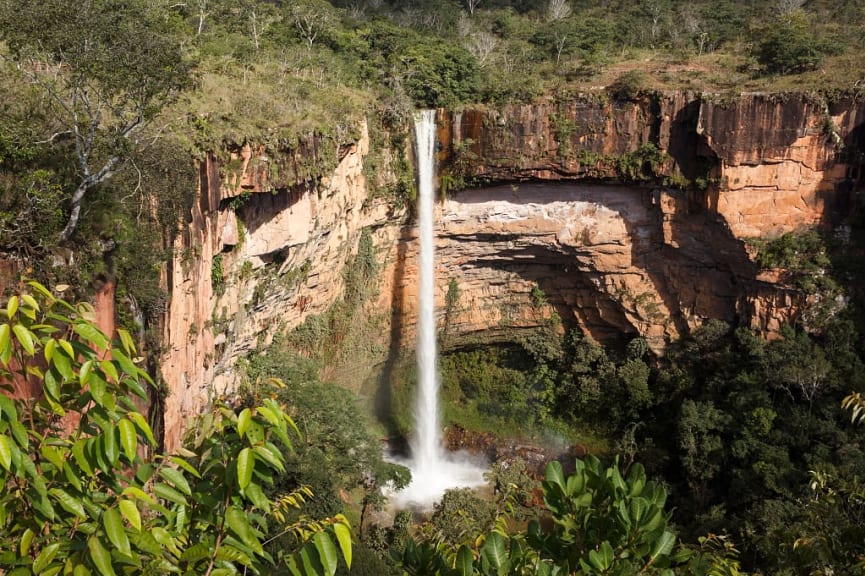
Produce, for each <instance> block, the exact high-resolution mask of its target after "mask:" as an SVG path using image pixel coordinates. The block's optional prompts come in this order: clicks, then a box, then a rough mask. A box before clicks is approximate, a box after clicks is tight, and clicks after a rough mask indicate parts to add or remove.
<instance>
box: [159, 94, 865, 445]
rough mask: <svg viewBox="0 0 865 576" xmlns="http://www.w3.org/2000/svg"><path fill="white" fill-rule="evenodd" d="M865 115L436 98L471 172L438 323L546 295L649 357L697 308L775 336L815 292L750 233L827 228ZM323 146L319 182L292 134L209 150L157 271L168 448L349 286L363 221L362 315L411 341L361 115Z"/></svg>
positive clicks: (401, 271)
mask: <svg viewBox="0 0 865 576" xmlns="http://www.w3.org/2000/svg"><path fill="white" fill-rule="evenodd" d="M863 122H865V105H863V104H862V103H857V102H854V101H852V100H850V101H840V102H838V103H835V104H833V105H832V106H827V105H826V104H825V103H823V102H822V101H820V100H819V99H812V98H808V97H804V96H790V97H787V98H776V97H775V98H773V97H770V96H764V95H745V96H742V97H741V98H738V99H733V100H732V101H726V102H721V101H717V100H715V101H713V100H712V99H711V98H705V97H704V98H698V97H697V96H695V95H692V94H687V93H672V94H662V95H656V96H653V97H647V98H644V99H641V100H638V101H634V102H615V101H610V100H609V99H607V98H605V97H601V96H591V97H580V98H574V99H571V100H567V101H558V102H553V101H550V102H546V103H539V104H536V105H531V106H529V105H525V106H516V105H515V106H509V107H506V108H504V109H502V110H480V109H478V110H472V109H469V110H464V111H462V112H459V113H457V112H440V114H439V126H440V130H439V141H440V143H441V146H442V151H441V155H440V156H441V157H440V171H441V179H442V182H443V184H446V185H453V184H455V183H459V182H462V183H468V184H470V187H469V188H468V189H465V190H462V191H460V192H458V193H455V194H452V195H450V196H449V197H448V199H447V200H445V201H444V202H443V203H441V204H440V206H439V209H438V210H439V214H438V218H437V228H436V233H437V250H438V262H437V278H438V281H437V290H436V298H437V304H438V314H439V326H440V328H441V330H442V332H443V333H444V334H446V335H447V336H448V338H450V337H451V336H454V337H455V339H454V340H453V341H457V342H458V341H460V339H461V338H462V339H463V341H464V340H465V339H467V338H472V337H475V338H476V339H479V340H480V341H484V340H489V339H490V338H508V337H513V333H514V330H519V329H524V328H532V327H537V326H541V325H544V324H548V323H549V322H550V319H551V316H552V312H553V311H555V313H556V314H557V315H558V317H560V318H561V319H562V321H563V322H564V323H565V325H580V326H582V327H583V328H584V329H585V330H587V331H588V332H589V333H590V334H591V335H593V336H594V337H595V338H597V339H601V340H603V339H607V338H617V337H620V336H622V335H625V336H636V335H642V336H644V337H646V338H647V339H648V340H649V342H650V344H651V345H652V347H653V348H654V349H655V350H656V351H659V352H660V351H661V350H662V349H663V347H664V345H665V344H666V343H667V342H669V341H670V340H671V339H674V338H676V337H678V336H680V335H682V334H684V333H687V332H688V331H689V330H691V329H693V327H695V326H698V325H700V324H701V323H702V322H704V321H705V320H706V319H708V318H722V319H725V320H728V321H731V322H737V323H742V324H746V325H751V326H754V327H755V328H758V329H761V330H765V331H772V330H777V329H778V327H779V326H780V324H781V323H783V322H785V321H787V320H788V319H790V318H791V317H793V316H794V315H795V314H797V313H798V311H799V310H800V309H801V308H802V307H803V306H804V305H806V302H805V300H804V298H803V297H802V295H800V294H799V293H797V292H796V291H795V290H793V289H792V288H791V287H788V286H785V285H783V284H782V283H779V282H778V281H777V278H775V279H773V278H771V277H769V276H767V275H765V274H760V273H759V271H758V270H757V267H756V265H755V264H754V263H753V261H752V259H751V255H750V253H749V252H748V250H747V248H746V243H745V242H744V240H746V239H747V238H750V237H754V236H761V237H764V236H775V235H778V234H781V233H783V232H786V231H791V230H796V229H799V228H803V227H810V226H815V225H822V226H831V225H833V224H834V223H836V222H839V221H840V220H841V219H842V218H843V217H844V216H845V215H846V213H847V212H848V211H849V209H850V207H851V206H852V200H853V198H854V193H855V190H856V189H857V185H858V173H857V170H858V167H859V165H860V164H859V162H858V159H859V158H861V157H862V144H861V143H860V137H859V136H860V133H861V132H862V130H863V128H862V124H863ZM323 145H324V144H322V143H321V142H318V143H316V142H312V143H309V144H308V145H307V146H305V148H304V149H305V150H306V152H304V153H307V154H309V153H315V151H316V150H319V151H320V149H321V146H323ZM333 146H334V147H335V150H334V151H333V153H334V154H335V155H336V156H337V157H338V159H339V162H338V165H337V167H336V169H335V170H334V171H333V172H329V173H327V174H322V175H320V176H316V175H315V174H314V173H313V172H314V171H312V170H309V169H303V170H301V169H299V168H298V167H299V166H306V165H305V164H304V163H303V155H302V154H301V153H300V152H298V151H297V150H295V151H290V152H286V156H285V157H283V158H281V159H280V158H277V157H276V155H275V154H274V153H272V152H266V151H264V150H260V149H255V148H253V147H246V148H243V149H240V150H236V151H235V152H234V157H233V158H232V159H231V160H230V162H220V161H218V160H217V159H216V158H213V157H211V158H208V159H207V161H206V162H204V163H202V167H201V187H200V198H199V201H198V202H197V203H196V205H195V208H194V210H193V213H192V215H191V219H190V222H189V224H188V226H187V229H186V230H185V231H184V234H183V235H182V236H181V237H180V238H178V240H177V243H176V245H175V253H176V254H177V257H176V259H175V261H174V262H173V264H172V266H171V269H170V270H169V273H168V276H167V284H168V286H169V288H170V290H171V294H172V298H171V304H170V308H169V310H168V313H167V321H166V324H165V342H166V346H167V352H166V353H165V355H164V358H163V362H162V372H163V374H162V375H163V378H164V380H165V382H166V384H167V387H168V391H169V396H168V398H167V399H166V406H165V425H166V430H167V431H168V433H167V435H166V440H167V443H168V445H169V446H172V445H176V442H177V440H178V438H179V434H180V430H182V428H183V426H184V424H185V422H186V421H187V420H188V418H189V417H191V416H193V415H194V414H196V413H197V412H199V411H200V410H201V408H202V407H203V406H204V405H205V404H206V403H207V402H208V401H209V400H210V399H212V398H213V397H216V396H221V395H226V394H231V393H232V392H231V391H232V390H233V389H234V388H235V387H236V385H237V383H238V375H237V370H236V369H235V367H236V364H237V362H238V360H239V359H241V358H243V357H245V356H247V355H248V354H249V353H250V352H251V351H252V350H254V349H258V348H261V347H263V346H264V345H266V344H267V343H268V342H269V341H270V340H271V338H272V337H273V336H274V334H276V333H278V332H280V331H286V330H290V329H292V328H294V327H296V326H297V325H299V324H300V323H301V322H302V321H303V320H304V319H305V318H307V317H309V315H311V314H315V313H321V312H323V311H325V310H326V309H327V308H328V306H330V305H331V304H332V303H333V302H334V301H335V300H336V299H338V298H339V297H340V296H341V295H342V293H343V290H344V286H343V278H342V276H341V271H342V269H343V267H344V266H345V263H346V262H347V261H349V259H350V258H351V256H352V254H353V252H354V251H355V250H356V248H357V244H358V238H359V236H360V233H361V230H362V229H364V228H368V229H369V230H371V231H372V236H373V240H374V244H375V248H376V257H377V260H378V261H379V264H380V269H381V272H380V286H379V290H378V298H377V300H376V301H375V302H374V303H373V304H372V305H371V308H370V310H369V312H370V313H377V314H380V313H382V312H387V311H391V313H385V314H383V316H384V317H385V321H384V325H383V326H381V330H380V331H379V333H378V334H376V335H374V336H373V338H377V339H378V342H377V345H378V346H379V348H380V349H381V350H383V351H388V350H390V352H391V354H394V353H399V351H400V350H402V349H410V348H411V347H413V342H414V339H413V338H414V323H415V317H416V314H415V309H416V301H415V298H416V286H417V283H416V280H417V258H416V254H417V239H416V235H415V232H414V229H413V226H412V223H411V221H410V218H408V217H407V213H406V211H405V210H404V209H402V208H398V207H395V206H393V205H389V204H387V203H386V202H385V201H383V200H374V199H371V195H370V194H369V191H368V190H367V183H366V176H365V174H364V170H363V164H364V156H365V154H366V153H367V151H368V146H369V139H368V137H367V135H366V131H365V130H364V131H363V134H362V136H361V138H359V139H358V141H357V142H356V143H354V144H352V145H350V146H349V145H343V146H340V147H338V148H337V147H336V145H335V144H334V145H333ZM395 153H401V151H395ZM286 158H287V160H286ZM227 165H231V166H235V171H234V172H233V173H230V172H229V171H228V170H227V168H226V166H227ZM237 166H239V168H236V167H237ZM275 166H279V170H276V169H275ZM277 173H278V174H280V175H281V179H280V178H278V177H277V176H276V174H277ZM287 174H288V176H286V175H287ZM387 177H388V175H386V174H376V178H377V179H382V178H384V179H386V178H387ZM677 186H679V187H677ZM681 186H684V187H685V188H686V189H681V188H680V187H681ZM449 293H450V295H449ZM384 359H385V358H384V354H383V355H382V357H381V358H380V360H381V361H384ZM358 368H359V369H360V368H361V367H358ZM363 369H369V367H363ZM355 376H358V374H355Z"/></svg>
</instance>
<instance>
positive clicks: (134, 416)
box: [126, 412, 156, 446]
mask: <svg viewBox="0 0 865 576" xmlns="http://www.w3.org/2000/svg"><path fill="white" fill-rule="evenodd" d="M126 417H127V418H129V419H130V420H132V421H133V422H134V423H135V425H136V426H138V429H139V430H140V431H141V432H142V433H143V434H144V437H145V438H147V441H148V442H150V445H151V446H156V438H154V437H153V430H151V429H150V425H149V424H148V423H147V420H145V419H144V416H142V415H141V414H139V413H138V412H127V414H126Z"/></svg>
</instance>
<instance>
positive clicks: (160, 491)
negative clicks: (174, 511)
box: [153, 482, 187, 506]
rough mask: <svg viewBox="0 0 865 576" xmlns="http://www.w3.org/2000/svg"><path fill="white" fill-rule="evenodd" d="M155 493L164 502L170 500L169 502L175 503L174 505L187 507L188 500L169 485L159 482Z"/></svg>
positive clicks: (154, 487)
mask: <svg viewBox="0 0 865 576" xmlns="http://www.w3.org/2000/svg"><path fill="white" fill-rule="evenodd" d="M153 493H154V494H155V495H156V496H158V497H159V498H162V499H163V500H168V501H169V502H173V503H174V504H178V505H180V506H186V504H187V502H186V498H185V497H184V496H183V494H181V493H180V492H178V491H177V490H175V489H174V488H172V487H171V486H169V485H167V484H163V483H162V482H157V483H156V484H154V486H153Z"/></svg>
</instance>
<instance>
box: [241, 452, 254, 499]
mask: <svg viewBox="0 0 865 576" xmlns="http://www.w3.org/2000/svg"><path fill="white" fill-rule="evenodd" d="M254 469H255V453H254V452H253V451H252V449H251V448H249V447H246V448H244V449H243V450H241V451H240V454H238V455H237V484H238V485H239V486H240V489H241V490H243V489H244V488H246V487H247V486H249V483H250V482H252V472H253V470H254Z"/></svg>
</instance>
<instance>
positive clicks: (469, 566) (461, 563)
mask: <svg viewBox="0 0 865 576" xmlns="http://www.w3.org/2000/svg"><path fill="white" fill-rule="evenodd" d="M455 568H456V573H457V575H458V576H472V575H473V574H474V573H475V569H474V556H473V555H472V551H471V550H469V547H468V546H466V545H465V544H463V545H462V546H460V549H459V550H458V551H457V560H456V566H455Z"/></svg>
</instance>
